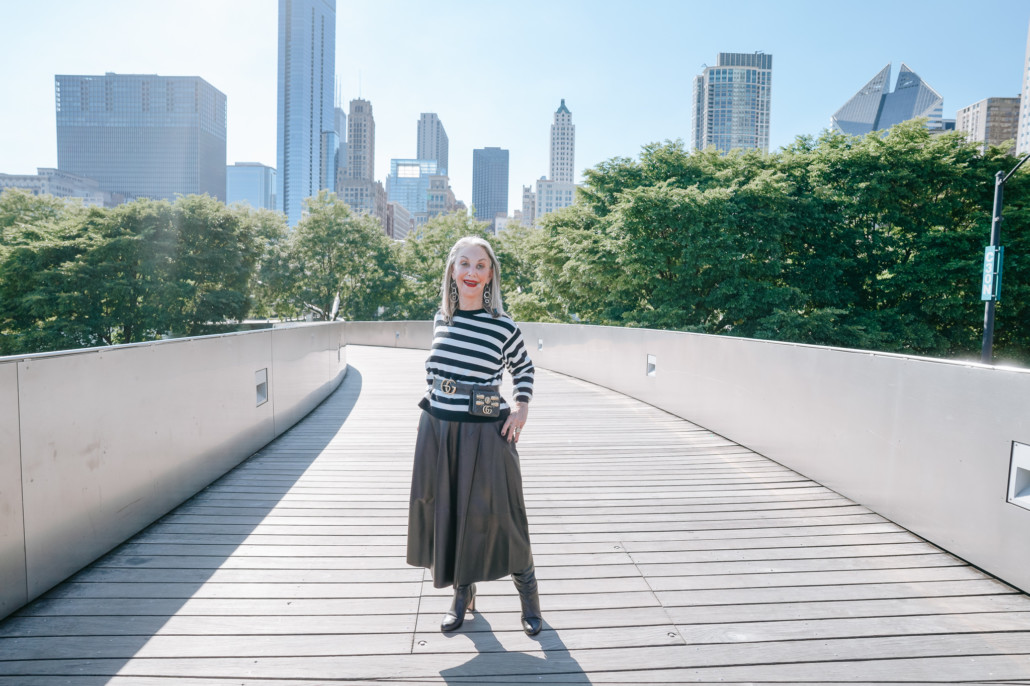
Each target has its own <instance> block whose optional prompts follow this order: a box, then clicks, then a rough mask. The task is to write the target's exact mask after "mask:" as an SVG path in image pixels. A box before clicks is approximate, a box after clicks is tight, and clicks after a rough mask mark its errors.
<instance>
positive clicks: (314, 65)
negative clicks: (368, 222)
mask: <svg viewBox="0 0 1030 686" xmlns="http://www.w3.org/2000/svg"><path fill="white" fill-rule="evenodd" d="M335 63H336V0H279V89H278V125H277V134H276V171H277V173H278V177H277V184H278V187H277V193H276V195H277V197H278V202H279V209H280V210H282V211H283V212H284V213H285V214H286V218H287V221H288V222H289V224H290V226H295V225H296V224H297V222H299V221H300V218H301V210H302V208H303V203H304V199H305V198H309V197H311V196H313V195H316V194H317V193H318V191H319V190H320V189H322V188H328V189H329V190H332V189H333V188H334V187H335V185H336V172H335V169H334V160H335V159H336V155H337V154H338V149H339V137H338V136H337V134H336V123H335V117H334V113H333V93H334V91H333V84H334V83H335Z"/></svg>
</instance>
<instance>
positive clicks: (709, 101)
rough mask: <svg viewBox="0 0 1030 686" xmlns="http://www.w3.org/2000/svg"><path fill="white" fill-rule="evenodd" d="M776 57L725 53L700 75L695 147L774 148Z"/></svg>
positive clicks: (696, 92)
mask: <svg viewBox="0 0 1030 686" xmlns="http://www.w3.org/2000/svg"><path fill="white" fill-rule="evenodd" d="M771 103H772V55H767V54H765V53H763V52H755V53H737V52H720V53H719V59H718V63H717V64H716V66H714V67H705V70H704V72H703V73H702V74H700V75H698V76H696V77H694V95H693V104H694V148H695V149H696V150H704V149H705V148H707V147H709V146H714V147H716V148H717V149H718V150H720V151H721V152H729V151H730V150H733V149H734V148H746V149H751V150H763V151H765V152H768V151H769V115H770V111H771Z"/></svg>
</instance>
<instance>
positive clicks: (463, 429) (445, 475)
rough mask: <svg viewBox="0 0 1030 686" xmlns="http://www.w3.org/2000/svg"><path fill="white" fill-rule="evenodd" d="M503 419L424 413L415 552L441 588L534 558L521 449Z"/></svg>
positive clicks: (415, 494)
mask: <svg viewBox="0 0 1030 686" xmlns="http://www.w3.org/2000/svg"><path fill="white" fill-rule="evenodd" d="M501 426H502V422H489V423H477V422H450V421H446V420H443V419H438V418H436V417H433V416H432V415H430V414H429V413H428V412H424V411H423V413H422V419H421V420H420V422H419V425H418V439H417V441H416V443H415V466H414V469H413V470H412V475H411V502H410V504H409V508H408V557H407V560H408V564H410V565H414V566H416V567H426V568H428V569H429V570H430V571H431V572H432V575H433V586H435V587H436V588H444V587H445V586H452V585H464V584H470V583H474V582H476V581H489V580H492V579H500V578H501V577H503V576H507V575H508V574H511V573H512V572H521V571H522V570H524V569H526V568H527V567H529V565H530V564H531V563H532V562H533V553H532V551H531V550H530V546H529V523H528V521H527V519H526V503H525V499H524V498H523V495H522V471H521V469H520V467H519V454H518V451H517V450H516V449H515V444H514V443H509V442H508V441H507V440H506V439H505V438H504V437H503V436H501Z"/></svg>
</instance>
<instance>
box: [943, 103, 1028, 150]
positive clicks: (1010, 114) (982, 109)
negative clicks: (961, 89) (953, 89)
mask: <svg viewBox="0 0 1030 686" xmlns="http://www.w3.org/2000/svg"><path fill="white" fill-rule="evenodd" d="M1018 121H1019V98H986V99H984V100H981V101H980V102H974V103H973V104H972V105H969V106H967V107H963V108H962V109H960V110H959V111H958V113H957V114H956V115H955V130H956V131H962V132H964V133H965V134H966V137H967V138H969V140H971V141H980V142H982V143H983V146H982V147H983V148H984V149H986V148H987V146H988V145H1001V144H1002V143H1004V142H1005V141H1014V140H1016V124H1017V123H1018Z"/></svg>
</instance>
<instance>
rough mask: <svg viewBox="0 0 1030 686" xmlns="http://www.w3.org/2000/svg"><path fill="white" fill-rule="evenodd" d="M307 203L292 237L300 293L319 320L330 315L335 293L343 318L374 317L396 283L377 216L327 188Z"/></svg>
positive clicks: (390, 300)
mask: <svg viewBox="0 0 1030 686" xmlns="http://www.w3.org/2000/svg"><path fill="white" fill-rule="evenodd" d="M306 205H307V215H306V216H305V217H304V218H303V219H301V221H300V223H298V224H297V227H296V228H295V229H294V232H293V235H292V236H291V241H290V253H291V255H292V257H293V260H294V261H295V264H296V279H297V282H296V288H297V294H298V297H299V298H300V300H301V301H302V302H303V303H305V305H306V306H308V307H309V308H310V309H311V310H313V311H314V312H316V313H319V315H320V318H322V319H332V318H333V315H334V303H335V302H336V299H337V298H339V316H340V317H342V318H343V319H378V318H379V315H380V308H381V307H382V308H384V309H385V308H387V307H390V306H391V305H392V303H393V302H394V300H395V299H396V297H397V292H398V289H399V286H400V273H399V272H398V270H397V268H396V266H395V264H394V261H393V259H392V256H391V244H390V239H389V238H387V236H386V234H385V233H383V230H382V226H381V224H380V223H379V220H378V219H376V218H374V217H371V216H368V215H355V214H353V213H352V212H351V210H350V208H349V207H348V206H347V205H346V204H345V203H344V202H343V201H341V200H339V199H337V197H336V195H335V194H333V193H330V192H328V191H319V193H318V195H317V196H316V197H314V198H308V200H307V201H306Z"/></svg>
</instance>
